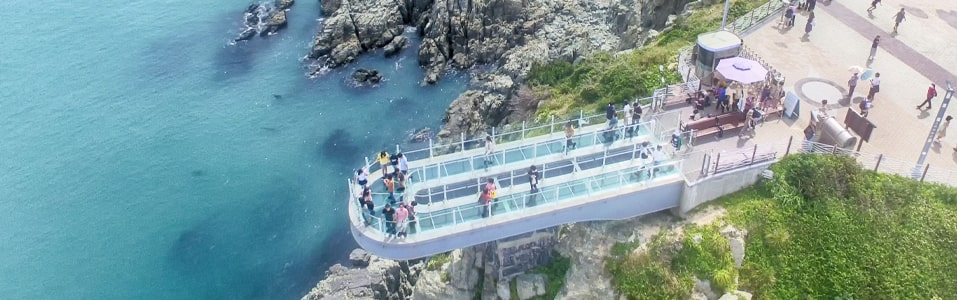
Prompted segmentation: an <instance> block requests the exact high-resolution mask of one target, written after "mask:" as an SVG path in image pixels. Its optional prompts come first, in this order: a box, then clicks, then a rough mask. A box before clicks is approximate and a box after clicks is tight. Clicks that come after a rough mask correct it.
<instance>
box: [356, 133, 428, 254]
mask: <svg viewBox="0 0 957 300" xmlns="http://www.w3.org/2000/svg"><path fill="white" fill-rule="evenodd" d="M376 161H377V162H378V163H379V168H380V170H381V171H382V184H383V186H384V187H385V192H386V193H388V198H387V199H388V203H386V204H385V207H384V208H383V209H382V211H381V213H382V216H383V218H384V220H385V222H386V224H385V225H386V228H385V233H386V235H388V236H395V237H406V236H407V235H408V229H409V223H412V224H413V225H414V222H415V206H416V205H418V203H416V201H414V200H413V201H409V202H406V201H404V200H405V199H404V197H402V196H401V193H402V192H404V191H405V187H406V181H407V180H408V179H409V177H410V176H409V161H408V159H407V158H406V157H405V155H404V154H402V153H396V154H393V155H389V153H388V152H386V151H382V152H379V154H378V155H376ZM368 176H369V171H368V170H366V169H365V168H360V169H358V170H356V175H355V178H354V180H355V182H356V184H358V186H359V188H360V189H361V190H362V192H361V193H360V196H359V199H358V201H359V204H360V207H363V208H365V210H366V212H365V215H364V216H363V217H364V220H365V223H366V225H372V217H373V216H375V215H376V211H375V202H374V201H373V200H372V187H371V186H370V185H369V177H368ZM396 192H399V194H400V195H399V196H398V197H396Z"/></svg>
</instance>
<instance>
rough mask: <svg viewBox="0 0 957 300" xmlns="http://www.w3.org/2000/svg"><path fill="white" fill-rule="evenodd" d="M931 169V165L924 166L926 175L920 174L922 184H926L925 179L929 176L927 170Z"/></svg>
mask: <svg viewBox="0 0 957 300" xmlns="http://www.w3.org/2000/svg"><path fill="white" fill-rule="evenodd" d="M929 169H930V164H927V165H925V166H924V173H922V174H920V182H924V177H925V176H927V170H929Z"/></svg>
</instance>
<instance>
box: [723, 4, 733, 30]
mask: <svg viewBox="0 0 957 300" xmlns="http://www.w3.org/2000/svg"><path fill="white" fill-rule="evenodd" d="M730 5H731V0H725V1H724V14H722V15H721V29H722V30H723V29H724V24H725V23H726V22H727V21H728V6H730Z"/></svg>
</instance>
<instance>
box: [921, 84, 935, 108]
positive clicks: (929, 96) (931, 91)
mask: <svg viewBox="0 0 957 300" xmlns="http://www.w3.org/2000/svg"><path fill="white" fill-rule="evenodd" d="M934 97H937V84H935V83H933V82H931V83H930V87H927V98H926V100H924V102H921V103H920V104H918V105H917V109H921V107H923V106H924V104H927V109H930V108H931V103H930V100H932V99H934Z"/></svg>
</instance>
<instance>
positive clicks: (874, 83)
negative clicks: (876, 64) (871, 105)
mask: <svg viewBox="0 0 957 300" xmlns="http://www.w3.org/2000/svg"><path fill="white" fill-rule="evenodd" d="M880 91H881V73H876V74H874V78H871V89H870V90H868V91H867V97H868V98H871V100H873V99H874V96H876V95H877V93H879V92H880Z"/></svg>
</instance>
